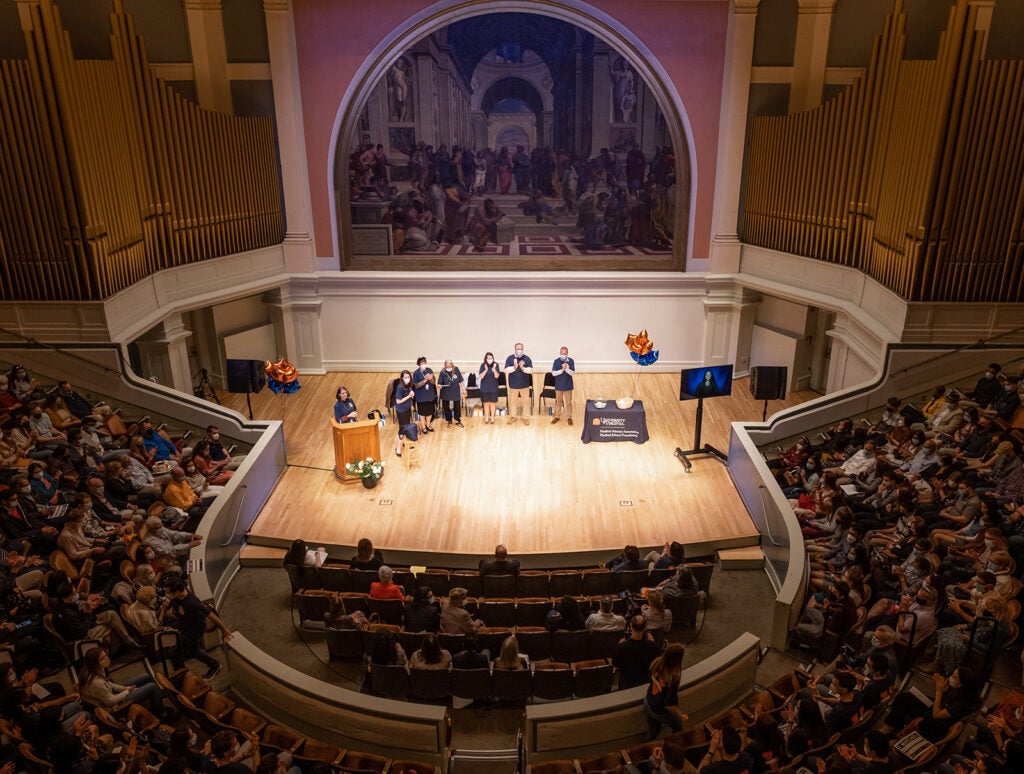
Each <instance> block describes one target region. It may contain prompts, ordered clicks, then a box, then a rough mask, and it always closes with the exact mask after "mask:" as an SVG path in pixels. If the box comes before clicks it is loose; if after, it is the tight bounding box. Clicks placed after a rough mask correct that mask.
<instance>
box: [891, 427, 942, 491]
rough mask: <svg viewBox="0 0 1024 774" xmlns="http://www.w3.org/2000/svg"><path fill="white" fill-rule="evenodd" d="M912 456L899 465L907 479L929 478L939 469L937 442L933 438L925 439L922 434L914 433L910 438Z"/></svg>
mask: <svg viewBox="0 0 1024 774" xmlns="http://www.w3.org/2000/svg"><path fill="white" fill-rule="evenodd" d="M910 445H911V449H912V450H913V451H912V454H911V455H910V456H909V458H908V459H907V461H906V462H904V463H903V464H902V465H900V470H902V471H903V472H904V473H906V474H907V476H908V477H914V478H924V479H926V480H927V479H928V478H930V476H931V474H932V473H934V472H935V471H936V470H938V469H939V465H940V464H941V463H940V460H939V442H938V441H936V440H935V439H934V438H926V437H925V434H924V432H922V431H914V433H913V434H912V435H911V436H910Z"/></svg>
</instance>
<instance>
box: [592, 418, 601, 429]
mask: <svg viewBox="0 0 1024 774" xmlns="http://www.w3.org/2000/svg"><path fill="white" fill-rule="evenodd" d="M590 424H592V425H593V426H594V427H600V426H601V419H600V417H594V419H593V420H592V421H591V423H590Z"/></svg>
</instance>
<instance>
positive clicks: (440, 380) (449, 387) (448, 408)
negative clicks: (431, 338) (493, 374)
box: [437, 360, 466, 427]
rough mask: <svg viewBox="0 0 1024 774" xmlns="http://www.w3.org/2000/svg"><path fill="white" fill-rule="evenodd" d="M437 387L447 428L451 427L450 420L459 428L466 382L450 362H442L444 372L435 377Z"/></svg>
mask: <svg viewBox="0 0 1024 774" xmlns="http://www.w3.org/2000/svg"><path fill="white" fill-rule="evenodd" d="M437 386H438V387H439V388H440V389H441V411H442V412H443V413H444V421H445V422H447V423H448V427H451V426H452V418H453V417H454V419H455V424H456V425H458V426H459V427H465V425H463V424H462V399H463V398H465V397H466V380H465V379H464V378H463V377H462V371H460V370H459V367H458V366H457V365H455V363H453V362H452V361H451V360H445V361H444V370H443V371H441V375H440V376H438V377H437Z"/></svg>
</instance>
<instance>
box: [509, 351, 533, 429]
mask: <svg viewBox="0 0 1024 774" xmlns="http://www.w3.org/2000/svg"><path fill="white" fill-rule="evenodd" d="M505 373H506V374H508V393H509V400H510V404H511V405H510V410H509V417H508V423H509V424H510V425H511V424H513V423H514V422H515V421H516V420H517V419H519V417H520V415H522V417H523V424H524V425H529V424H530V415H529V414H523V407H524V406H526V405H527V404H528V403H530V402H531V401H530V388H531V387H532V386H533V361H532V360H530V356H529V355H527V354H525V353H524V352H523V344H522V342H517V343H516V351H515V353H514V354H511V355H509V356H508V357H507V358H505Z"/></svg>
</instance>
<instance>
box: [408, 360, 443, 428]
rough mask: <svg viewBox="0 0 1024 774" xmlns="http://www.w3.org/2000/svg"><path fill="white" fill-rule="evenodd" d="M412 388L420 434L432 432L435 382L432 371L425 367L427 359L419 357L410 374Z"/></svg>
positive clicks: (435, 393)
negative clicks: (414, 394)
mask: <svg viewBox="0 0 1024 774" xmlns="http://www.w3.org/2000/svg"><path fill="white" fill-rule="evenodd" d="M412 386H413V389H414V390H415V391H416V411H417V413H419V415H420V421H419V428H420V432H421V433H432V432H434V409H435V408H436V407H437V382H436V381H435V379H434V369H433V368H430V367H429V366H428V365H427V358H426V357H425V356H423V355H420V356H419V358H417V360H416V370H415V371H414V372H413V374H412Z"/></svg>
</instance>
